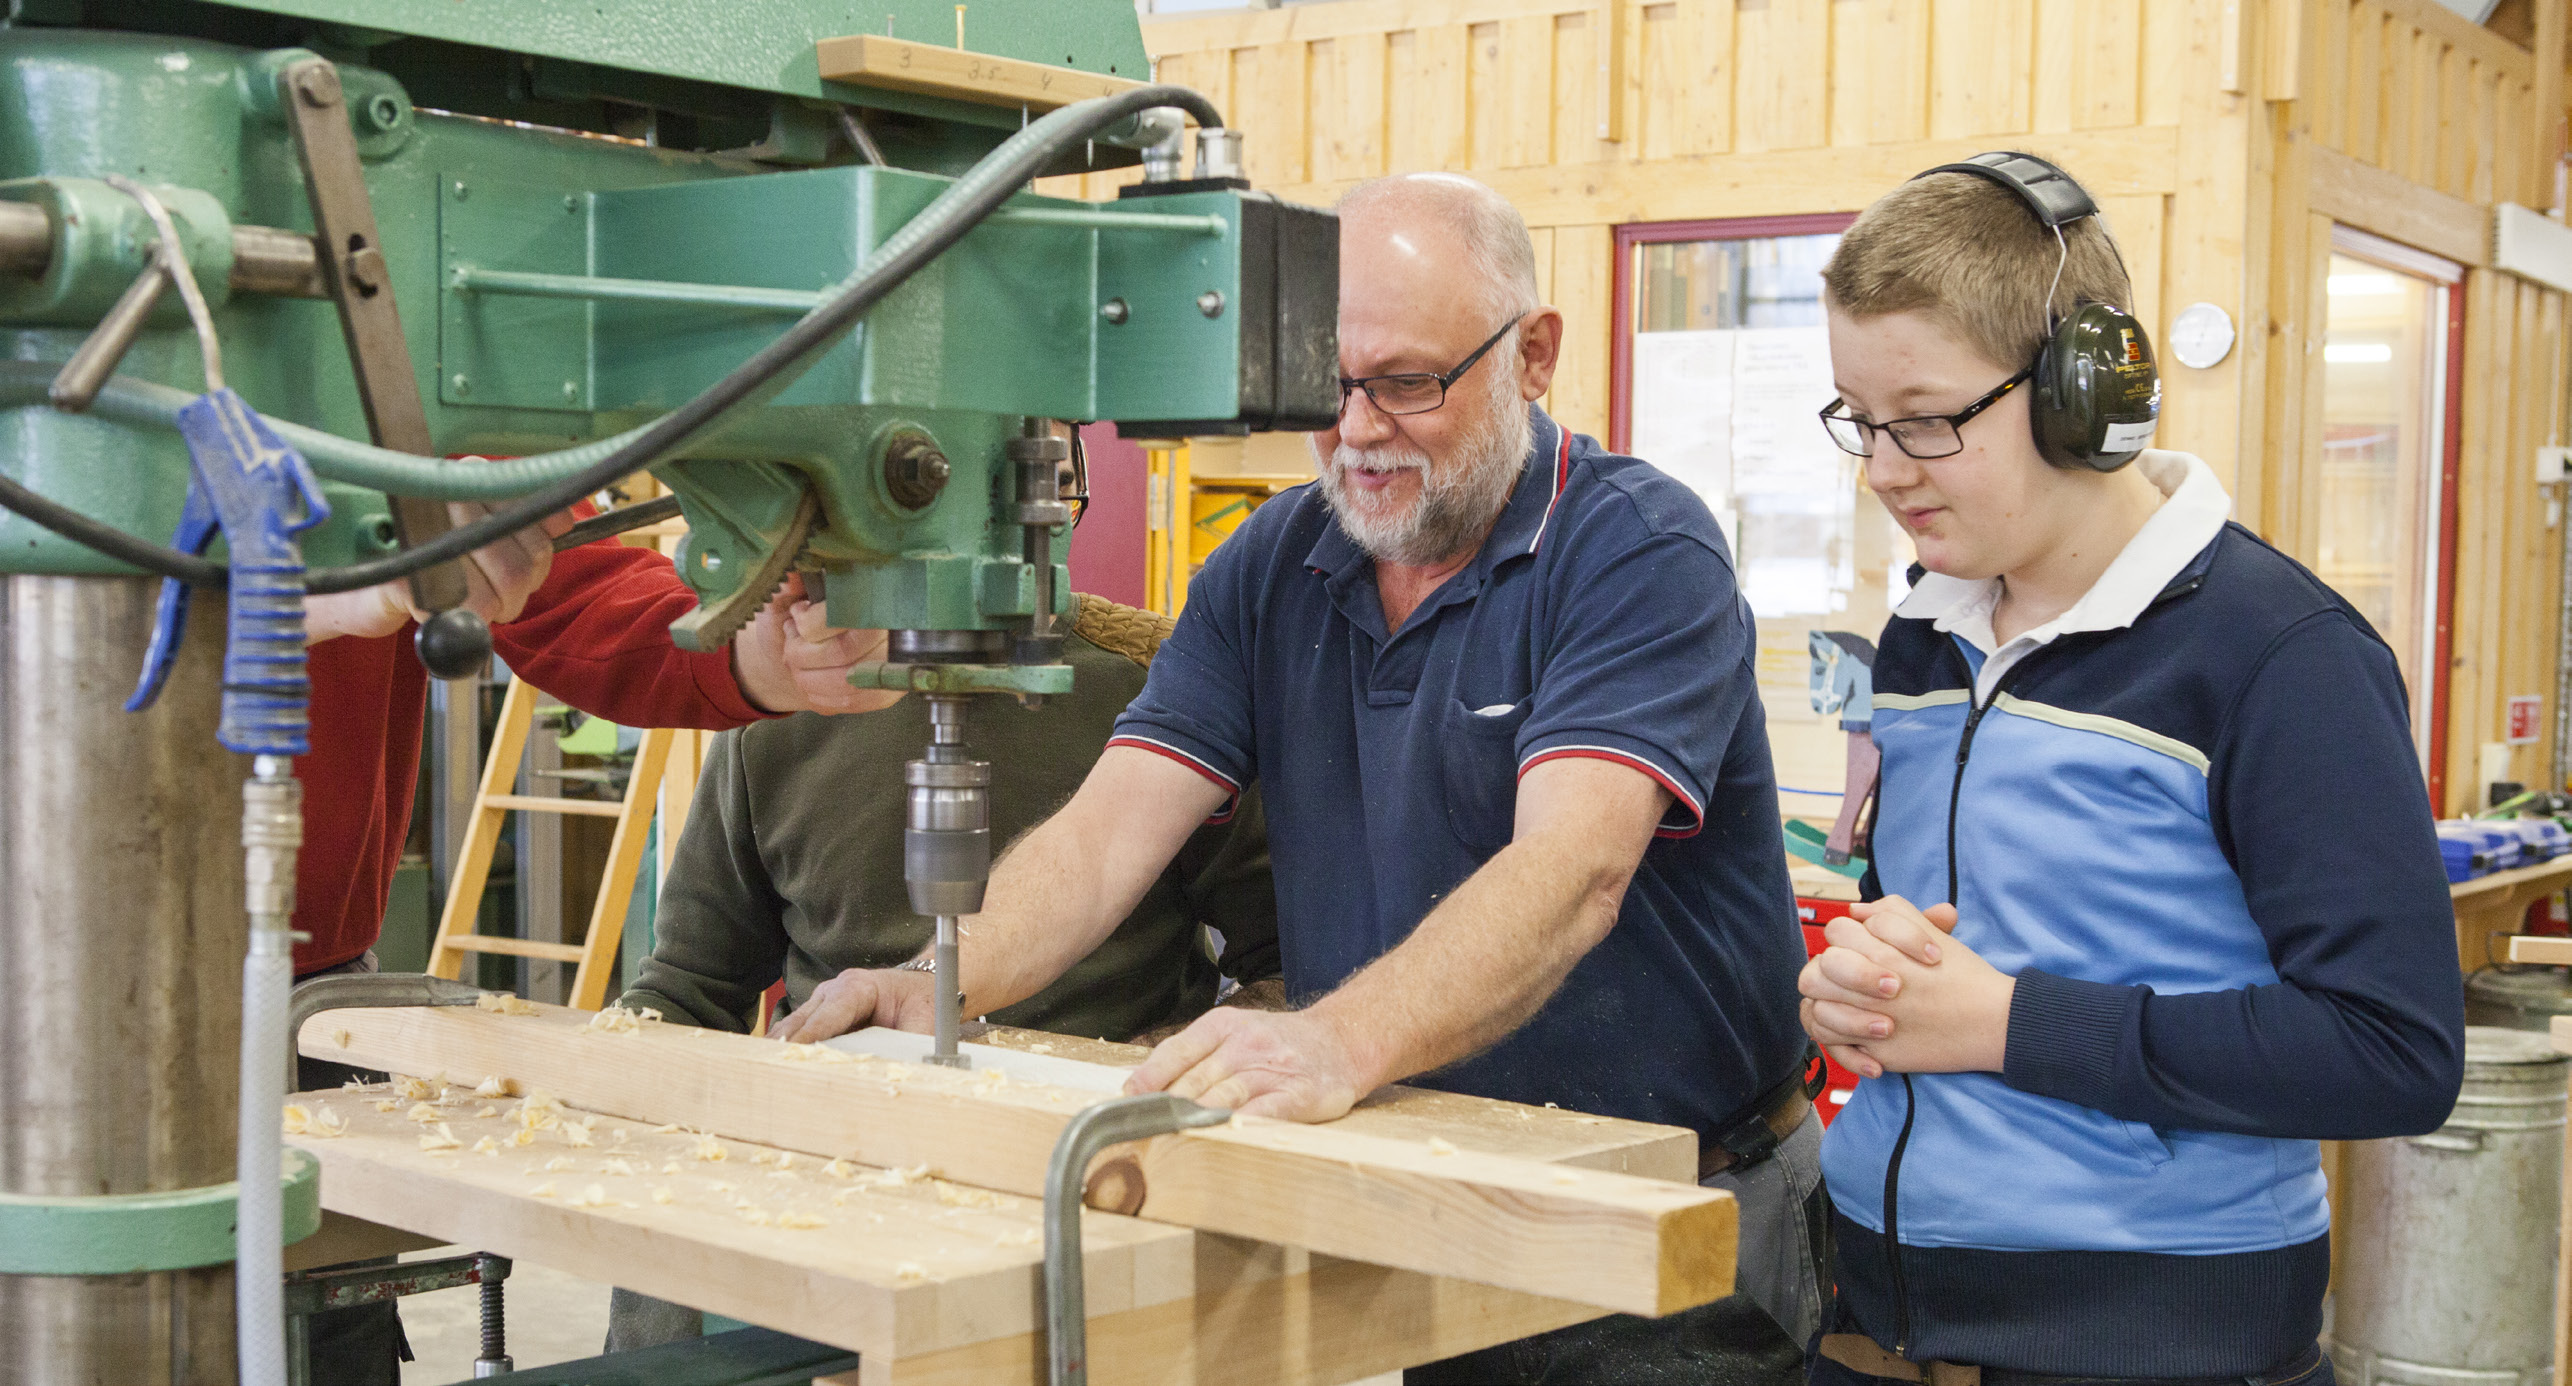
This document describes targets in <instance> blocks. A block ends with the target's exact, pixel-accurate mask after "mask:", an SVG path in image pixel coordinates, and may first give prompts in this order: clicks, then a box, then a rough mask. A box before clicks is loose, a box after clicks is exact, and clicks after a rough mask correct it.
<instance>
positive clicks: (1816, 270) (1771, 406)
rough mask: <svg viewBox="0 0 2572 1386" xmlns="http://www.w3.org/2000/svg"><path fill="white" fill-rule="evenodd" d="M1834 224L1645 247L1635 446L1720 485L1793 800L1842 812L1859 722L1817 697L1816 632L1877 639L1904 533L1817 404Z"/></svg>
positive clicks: (1900, 568) (1807, 810) (1905, 543)
mask: <svg viewBox="0 0 2572 1386" xmlns="http://www.w3.org/2000/svg"><path fill="white" fill-rule="evenodd" d="M1839 240H1840V238H1839V237H1838V236H1837V235H1806V236H1768V237H1754V238H1738V239H1709V240H1691V241H1670V242H1660V243H1647V244H1643V245H1638V246H1635V247H1634V248H1633V253H1634V255H1635V262H1634V265H1633V267H1632V268H1633V271H1634V272H1633V275H1632V278H1631V280H1630V282H1631V283H1632V284H1633V285H1634V294H1635V301H1634V303H1633V305H1632V310H1633V313H1632V317H1631V318H1629V319H1628V321H1630V322H1632V323H1633V324H1634V325H1635V327H1636V333H1635V338H1634V342H1633V344H1632V345H1633V354H1632V357H1631V360H1632V363H1633V365H1632V371H1631V373H1630V375H1629V377H1628V379H1629V386H1628V388H1629V390H1630V392H1631V393H1630V397H1629V399H1628V401H1627V403H1628V408H1629V415H1628V417H1629V418H1630V419H1631V420H1632V425H1631V428H1630V430H1629V436H1630V442H1629V447H1630V450H1631V451H1632V452H1633V453H1634V454H1635V455H1636V456H1639V457H1641V458H1643V459H1644V460H1646V461H1648V462H1651V463H1653V464H1655V465H1656V466H1659V467H1660V468H1661V469H1662V470H1664V471H1666V472H1669V473H1670V474H1671V475H1672V476H1674V477H1677V478H1678V479H1679V480H1680V481H1682V482H1684V483H1686V484H1687V485H1688V486H1689V487H1690V488H1692V489H1693V490H1695V491H1696V492H1697V494H1698V495H1699V496H1701V497H1703V498H1704V499H1705V502H1706V505H1707V506H1708V508H1710V509H1712V510H1713V511H1714V512H1715V518H1716V519H1717V520H1718V521H1719V522H1721V524H1722V525H1723V529H1724V537H1725V538H1726V540H1728V541H1729V542H1730V543H1731V545H1732V549H1733V555H1734V563H1735V568H1736V571H1737V572H1738V573H1739V576H1740V580H1741V586H1742V591H1743V594H1744V595H1745V596H1746V597H1747V598H1748V599H1749V600H1750V604H1751V610H1752V612H1753V614H1754V615H1756V616H1757V617H1758V619H1759V677H1760V695H1761V699H1762V701H1763V702H1764V703H1765V704H1766V705H1767V710H1768V721H1769V731H1770V741H1771V744H1772V745H1773V746H1774V747H1775V750H1776V754H1777V761H1778V766H1777V770H1778V782H1779V783H1780V784H1781V785H1782V786H1785V787H1787V788H1789V789H1792V790H1809V791H1816V792H1814V793H1809V794H1796V793H1790V794H1788V795H1787V796H1786V797H1785V807H1786V810H1787V811H1788V812H1789V813H1793V814H1799V815H1805V816H1812V817H1818V818H1821V819H1824V820H1828V819H1829V818H1830V817H1831V816H1832V814H1834V813H1835V812H1837V810H1838V802H1837V794H1838V790H1839V788H1840V784H1841V780H1842V767H1843V765H1844V763H1845V758H1846V752H1847V737H1846V735H1845V734H1844V733H1842V732H1841V731H1840V730H1839V726H1838V722H1837V719H1836V718H1832V719H1829V720H1825V719H1824V718H1822V717H1820V716H1819V715H1817V714H1816V713H1814V711H1813V709H1812V704H1811V701H1810V699H1809V696H1808V692H1807V689H1808V681H1809V675H1810V671H1811V667H1812V657H1811V654H1810V647H1809V644H1808V635H1809V633H1810V632H1812V631H1815V630H1839V631H1848V632H1852V633H1855V634H1857V635H1861V636H1864V637H1865V638H1867V639H1868V640H1870V641H1872V640H1874V639H1875V638H1876V637H1877V636H1878V635H1879V634H1880V633H1881V632H1882V631H1883V629H1884V623H1885V619H1886V617H1887V615H1888V614H1889V612H1890V609H1891V603H1892V602H1896V601H1899V600H1900V594H1901V592H1902V591H1903V590H1904V584H1903V572H1904V570H1905V569H1906V568H1908V567H1909V566H1910V563H1911V547H1910V542H1909V540H1908V538H1907V537H1905V536H1904V535H1903V534H1902V533H1901V531H1900V528H1899V527H1898V526H1897V525H1895V523H1894V522H1893V517H1892V516H1891V515H1889V514H1887V513H1886V512H1885V510H1884V508H1883V506H1881V505H1879V504H1877V502H1876V500H1875V498H1874V497H1873V496H1871V495H1869V494H1867V493H1866V491H1865V489H1864V485H1863V481H1862V478H1861V474H1860V469H1859V466H1858V459H1856V458H1854V457H1850V456H1849V455H1847V454H1845V453H1843V452H1841V451H1840V450H1839V449H1838V448H1836V447H1834V446H1833V445H1832V443H1831V440H1830V437H1829V435H1828V434H1826V433H1825V432H1824V431H1823V429H1822V425H1821V422H1820V421H1819V420H1818V419H1817V418H1815V417H1814V416H1815V414H1816V413H1817V412H1818V411H1819V410H1820V409H1821V408H1822V406H1823V405H1825V404H1828V403H1830V402H1831V399H1832V398H1833V393H1834V392H1833V389H1832V385H1831V366H1830V351H1829V343H1828V339H1827V337H1826V335H1825V329H1824V326H1823V316H1822V278H1821V269H1822V265H1823V264H1824V263H1825V262H1826V261H1828V260H1829V259H1830V257H1831V252H1832V251H1833V250H1834V249H1835V248H1837V247H1838V245H1839Z"/></svg>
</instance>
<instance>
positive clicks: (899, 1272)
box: [893, 1261, 929, 1280]
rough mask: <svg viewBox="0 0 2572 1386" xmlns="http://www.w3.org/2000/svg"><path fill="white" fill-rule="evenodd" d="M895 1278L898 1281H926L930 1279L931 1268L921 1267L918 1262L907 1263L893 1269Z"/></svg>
mask: <svg viewBox="0 0 2572 1386" xmlns="http://www.w3.org/2000/svg"><path fill="white" fill-rule="evenodd" d="M893 1278H894V1279H896V1280H926V1279H928V1278H929V1268H928V1267H927V1266H924V1265H921V1264H920V1263H919V1262H917V1261H905V1262H903V1263H902V1264H900V1265H898V1266H895V1267H894V1268H893Z"/></svg>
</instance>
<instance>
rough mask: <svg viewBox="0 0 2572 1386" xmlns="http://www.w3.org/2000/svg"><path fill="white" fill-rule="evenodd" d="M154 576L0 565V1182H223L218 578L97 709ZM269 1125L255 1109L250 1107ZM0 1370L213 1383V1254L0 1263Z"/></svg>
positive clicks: (236, 872) (113, 1185)
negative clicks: (157, 683) (144, 1268)
mask: <svg viewBox="0 0 2572 1386" xmlns="http://www.w3.org/2000/svg"><path fill="white" fill-rule="evenodd" d="M156 586H157V584H155V583H153V582H151V581H149V580H147V579H143V578H81V577H34V576H10V577H0V989H5V990H0V1190H6V1191H8V1192H11V1193H34V1194H103V1193H136V1192H146V1191H156V1190H166V1189H182V1188H192V1187H198V1186H202V1185H207V1184H221V1183H225V1182H228V1181H229V1180H231V1179H232V1177H233V1138H234V1133H235V1115H236V1112H237V1102H238V1097H237V1086H236V1084H237V1077H236V1074H235V1072H234V1068H235V1065H236V1063H237V1060H238V1055H239V1050H240V1025H241V1017H240V1005H241V1002H240V995H239V981H238V974H239V970H240V965H241V957H242V954H243V952H244V951H245V950H246V948H247V947H248V929H249V921H248V917H247V916H246V915H245V914H244V913H243V909H242V889H243V887H242V860H241V844H240V840H239V824H238V823H237V822H236V821H235V816H234V815H233V814H231V813H228V812H225V811H223V810H224V808H225V807H226V806H228V805H229V803H230V802H231V801H232V800H233V799H234V798H235V797H236V796H237V795H238V794H239V792H240V783H241V780H242V779H243V777H244V775H245V774H246V772H247V769H248V765H247V761H246V758H244V757H240V756H235V755H232V754H230V753H228V752H226V751H224V750H223V749H222V747H220V746H218V745H217V744H216V743H215V739H214V733H215V722H216V718H217V715H218V707H219V702H220V694H219V690H218V684H219V680H220V675H221V664H222V656H223V631H224V608H223V598H222V596H221V594H219V593H216V594H210V595H200V596H199V597H198V598H197V601H198V602H199V603H200V606H199V607H198V609H197V610H196V611H195V612H194V613H193V617H194V619H192V620H190V621H189V622H188V636H187V641H186V644H185V646H184V647H183V648H182V649H181V651H180V653H179V658H178V662H177V666H176V668H175V669H174V670H173V671H172V673H171V675H170V681H169V686H168V688H167V689H166V690H165V691H164V693H163V694H162V696H161V699H160V701H159V702H158V703H157V704H156V705H155V706H154V707H153V708H152V709H151V710H149V711H147V712H143V713H127V712H124V711H122V710H121V709H120V704H122V703H123V702H124V700H125V696H126V694H127V693H128V692H129V691H130V690H131V689H132V688H133V686H134V681H135V676H136V674H137V672H138V671H139V670H140V668H141V666H142V657H143V647H144V643H145V640H146V639H147V637H148V636H149V634H150V632H151V626H152V606H153V600H154V596H155V589H156ZM268 1119H270V1120H273V1119H274V1118H273V1116H272V1117H270V1118H268ZM0 1344H5V1349H0V1386H74V1383H78V1386H88V1384H89V1383H94V1382H111V1381H112V1382H116V1383H118V1384H119V1386H128V1383H131V1386H163V1383H172V1384H173V1386H175V1384H177V1383H200V1382H202V1383H220V1382H230V1381H231V1380H232V1378H233V1323H232V1268H231V1267H230V1266H228V1265H226V1266H214V1267H208V1268H204V1269H200V1270H192V1271H177V1272H167V1273H160V1274H152V1275H130V1276H59V1277H56V1276H0Z"/></svg>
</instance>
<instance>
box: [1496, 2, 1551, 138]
mask: <svg viewBox="0 0 2572 1386" xmlns="http://www.w3.org/2000/svg"><path fill="white" fill-rule="evenodd" d="M1500 61H1501V80H1502V81H1503V82H1504V83H1506V84H1507V85H1506V87H1505V89H1504V91H1503V94H1502V97H1501V101H1502V103H1503V105H1504V106H1505V108H1506V109H1505V110H1504V111H1503V112H1502V119H1501V133H1500V138H1501V151H1500V166H1501V167H1503V168H1531V167H1534V166H1535V165H1538V164H1547V163H1552V162H1553V161H1554V139H1553V136H1554V105H1555V95H1556V93H1555V88H1554V17H1553V16H1552V15H1544V14H1536V15H1519V16H1516V17H1513V18H1509V19H1504V20H1502V21H1501V22H1500Z"/></svg>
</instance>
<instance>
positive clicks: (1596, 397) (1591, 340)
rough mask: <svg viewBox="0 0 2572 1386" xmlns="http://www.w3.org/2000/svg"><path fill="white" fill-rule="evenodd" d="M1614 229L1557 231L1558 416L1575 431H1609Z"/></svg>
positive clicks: (1554, 397) (1555, 408) (1568, 228)
mask: <svg viewBox="0 0 2572 1386" xmlns="http://www.w3.org/2000/svg"><path fill="white" fill-rule="evenodd" d="M1614 250H1615V236H1614V232H1613V231H1612V230H1611V228H1609V227H1605V226H1561V227H1556V228H1555V230H1554V286H1553V287H1554V303H1555V305H1556V306H1557V307H1559V308H1561V309H1562V310H1563V364H1562V367H1561V368H1560V369H1559V370H1557V371H1556V372H1555V374H1554V389H1553V393H1552V396H1551V398H1552V400H1553V404H1552V406H1551V407H1550V409H1549V412H1551V413H1552V414H1553V415H1554V417H1556V418H1558V419H1560V420H1562V421H1563V423H1564V425H1565V426H1566V427H1568V428H1570V429H1571V430H1572V431H1574V432H1576V433H1587V434H1590V435H1591V436H1593V437H1598V438H1604V437H1606V436H1607V430H1608V347H1609V343H1610V338H1609V333H1610V332H1611V331H1612V330H1613V318H1614V315H1613V314H1612V313H1610V312H1609V308H1608V291H1609V287H1610V286H1609V283H1608V278H1609V276H1608V270H1609V257H1610V255H1611V254H1613V253H1614Z"/></svg>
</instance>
